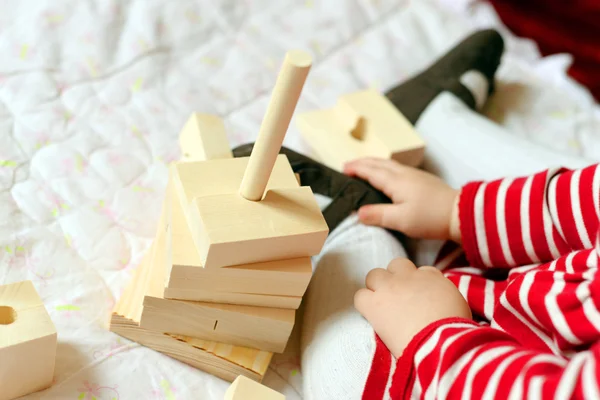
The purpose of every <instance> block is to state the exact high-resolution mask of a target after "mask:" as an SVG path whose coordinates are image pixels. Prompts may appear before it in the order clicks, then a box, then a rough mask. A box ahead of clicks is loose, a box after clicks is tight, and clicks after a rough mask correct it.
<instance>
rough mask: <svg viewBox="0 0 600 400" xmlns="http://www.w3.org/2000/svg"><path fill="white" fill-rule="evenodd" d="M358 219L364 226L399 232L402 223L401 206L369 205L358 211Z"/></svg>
mask: <svg viewBox="0 0 600 400" xmlns="http://www.w3.org/2000/svg"><path fill="white" fill-rule="evenodd" d="M358 219H359V220H360V222H362V223H363V224H365V225H374V226H381V227H383V228H387V229H395V230H399V227H400V224H401V223H402V205H400V204H369V205H366V206H362V207H361V208H359V209H358Z"/></svg>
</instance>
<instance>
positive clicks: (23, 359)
mask: <svg viewBox="0 0 600 400" xmlns="http://www.w3.org/2000/svg"><path fill="white" fill-rule="evenodd" d="M56 346H57V337H56V328H55V327H54V324H53V323H52V320H51V319H50V315H48V312H47V311H46V308H45V307H44V304H43V303H42V300H41V299H40V296H39V295H38V293H37V292H36V290H35V288H34V287H33V284H32V283H31V281H23V282H18V283H13V284H9V285H4V286H0V400H9V399H16V398H17V397H21V396H24V395H26V394H29V393H33V392H37V391H39V390H42V389H46V388H48V387H49V386H50V385H51V384H52V380H53V377H54V364H55V360H56Z"/></svg>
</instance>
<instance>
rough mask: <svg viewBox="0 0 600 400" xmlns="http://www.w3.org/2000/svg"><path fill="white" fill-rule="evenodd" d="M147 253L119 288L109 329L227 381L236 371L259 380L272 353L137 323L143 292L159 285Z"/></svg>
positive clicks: (236, 374)
mask: <svg viewBox="0 0 600 400" xmlns="http://www.w3.org/2000/svg"><path fill="white" fill-rule="evenodd" d="M151 254H152V249H151V250H150V251H149V252H148V254H147V255H146V257H144V259H143V261H142V263H141V264H140V265H139V266H138V267H137V269H136V270H135V272H134V275H133V278H132V279H131V282H130V283H129V285H128V286H127V288H126V289H125V291H123V294H122V295H121V298H120V300H119V302H118V303H117V305H116V307H115V309H114V311H113V314H112V318H111V321H110V330H111V331H112V332H115V333H116V334H118V335H121V336H123V337H125V338H128V339H130V340H133V341H135V342H137V343H139V344H141V345H142V346H146V347H149V348H151V349H153V350H156V351H158V352H161V353H163V354H165V355H167V356H169V357H172V358H175V359H177V360H179V361H181V362H184V363H186V364H189V365H191V366H193V367H195V368H198V369H200V370H202V371H206V372H208V373H210V374H213V375H215V376H217V377H219V378H222V379H225V380H227V381H229V382H231V381H233V380H234V379H236V377H237V376H238V375H244V376H246V377H248V378H250V379H252V380H255V381H258V382H260V381H261V380H262V378H263V377H264V375H265V373H266V372H267V368H268V367H269V363H270V362H271V358H272V357H273V353H270V352H267V351H262V350H256V349H251V348H248V347H241V346H232V345H230V344H224V343H218V342H213V341H208V340H202V339H198V338H194V337H189V336H181V335H169V334H164V333H161V332H153V331H148V330H146V329H142V328H141V327H140V319H141V315H142V311H143V300H144V295H145V293H146V292H148V291H154V292H156V291H159V290H160V288H161V287H162V285H163V282H161V281H159V280H155V281H153V280H152V278H156V277H153V276H152V275H153V274H152V264H151V262H150V261H151V260H150V257H151ZM159 278H160V277H159Z"/></svg>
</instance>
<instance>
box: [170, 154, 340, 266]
mask: <svg viewBox="0 0 600 400" xmlns="http://www.w3.org/2000/svg"><path fill="white" fill-rule="evenodd" d="M249 160H250V157H244V158H235V159H221V160H209V161H203V162H195V163H188V162H180V163H175V165H174V167H175V168H174V179H173V181H174V184H175V190H176V193H177V197H178V200H179V201H180V204H181V207H182V209H183V211H184V212H183V214H184V216H185V217H186V221H187V225H188V226H189V227H190V231H191V233H192V240H193V241H194V245H195V248H196V249H197V252H198V255H199V258H200V264H201V265H203V266H204V268H219V267H226V266H232V265H241V264H251V263H259V262H264V261H274V260H285V259H291V258H301V257H310V256H312V255H315V254H318V253H319V252H320V251H321V248H322V247H323V243H324V242H325V239H326V237H327V234H328V228H327V224H326V222H325V220H324V219H323V216H322V214H321V210H320V209H319V206H318V204H317V202H316V200H315V198H314V195H313V193H312V191H311V189H310V188H308V187H299V185H298V181H297V179H296V176H295V174H294V172H293V171H292V168H291V166H290V164H289V161H288V160H287V157H286V156H285V155H278V156H277V157H276V160H275V163H274V166H273V171H272V173H271V175H270V178H269V180H268V184H267V186H266V193H265V196H264V197H263V198H262V199H261V200H260V201H249V200H247V199H245V198H244V197H243V196H241V195H240V194H239V187H240V185H241V183H242V178H243V176H244V173H245V170H246V168H247V166H248V163H249Z"/></svg>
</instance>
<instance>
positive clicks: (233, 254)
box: [111, 51, 328, 381]
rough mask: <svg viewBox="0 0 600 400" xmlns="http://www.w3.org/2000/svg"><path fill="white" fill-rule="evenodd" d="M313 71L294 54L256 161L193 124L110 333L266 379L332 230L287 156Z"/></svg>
mask: <svg viewBox="0 0 600 400" xmlns="http://www.w3.org/2000/svg"><path fill="white" fill-rule="evenodd" d="M310 66H311V59H310V56H309V55H308V54H306V53H304V52H301V51H291V52H288V53H287V54H286V57H285V60H284V62H283V66H282V69H281V71H280V74H279V77H278V78H277V82H276V85H275V88H274V90H273V93H272V97H271V101H270V103H269V105H268V108H267V112H266V114H265V116H264V119H263V123H262V125H261V128H260V131H259V134H258V138H257V140H256V143H255V146H254V149H253V152H252V154H251V156H250V157H245V158H232V154H231V150H230V147H229V143H228V142H227V137H226V134H225V129H224V127H223V124H222V122H221V121H220V120H219V119H218V118H216V117H213V116H209V115H202V114H194V115H193V116H192V117H191V118H190V120H189V121H188V122H187V124H186V125H185V127H184V129H183V131H182V133H181V135H180V145H181V147H182V153H183V156H184V159H183V161H180V162H176V163H174V164H173V165H171V166H170V170H169V183H168V186H167V191H166V196H165V200H164V202H163V209H162V213H161V217H160V223H159V226H158V229H157V232H156V237H155V239H154V241H153V244H152V247H151V249H150V251H149V252H148V254H147V255H146V257H145V259H144V261H143V262H142V264H141V265H140V267H138V268H137V269H136V271H135V275H134V277H133V279H132V282H131V284H130V285H129V286H128V287H127V289H126V290H125V291H124V293H123V295H122V297H121V300H120V302H119V303H118V304H117V306H116V308H115V310H114V313H113V316H112V319H111V330H112V331H114V332H116V333H118V334H120V335H122V336H124V337H127V338H129V339H132V340H134V341H137V342H139V343H140V344H142V345H145V346H148V347H150V348H153V349H155V350H158V351H161V352H163V353H165V354H167V355H170V356H172V357H174V358H177V359H179V360H181V361H184V362H186V363H188V364H191V365H193V366H196V367H198V368H200V369H203V370H206V371H208V372H210V373H213V374H215V375H217V376H220V377H222V378H224V379H227V380H230V381H232V380H234V379H235V378H236V377H237V376H238V375H244V376H247V377H249V378H251V379H254V380H257V381H260V380H261V379H262V376H263V375H264V373H265V371H266V368H267V366H268V364H269V361H270V359H271V356H272V353H273V352H282V351H283V350H284V349H285V346H286V344H287V340H288V338H289V335H290V333H291V331H292V327H293V326H294V322H295V310H296V309H297V308H298V306H299V305H300V302H301V300H302V296H303V294H304V292H305V290H306V288H307V286H308V283H309V281H310V278H311V276H312V265H311V260H310V256H312V255H315V254H318V253H319V251H320V250H321V248H322V246H323V243H324V242H325V239H326V237H327V234H328V229H327V224H326V222H325V220H324V219H323V216H322V214H321V211H320V209H319V207H318V205H317V203H316V200H315V198H314V195H313V193H312V191H311V189H310V188H308V187H302V186H300V184H299V182H298V180H297V178H296V176H295V174H294V172H293V171H292V168H291V166H290V163H289V161H288V160H287V158H286V157H285V155H279V154H278V153H279V149H280V148H281V145H282V143H283V139H284V136H285V133H286V131H287V128H288V125H289V123H290V120H291V118H292V114H293V112H294V109H295V107H296V104H297V102H298V99H299V97H300V93H301V91H302V87H303V85H304V82H305V80H306V76H307V74H308V71H309V69H310Z"/></svg>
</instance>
